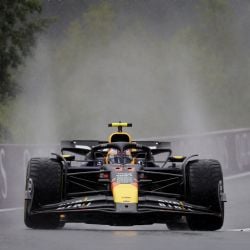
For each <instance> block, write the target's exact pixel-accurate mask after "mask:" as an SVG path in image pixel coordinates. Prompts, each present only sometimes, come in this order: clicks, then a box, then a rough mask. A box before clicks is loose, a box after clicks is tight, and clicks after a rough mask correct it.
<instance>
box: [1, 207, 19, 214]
mask: <svg viewBox="0 0 250 250" xmlns="http://www.w3.org/2000/svg"><path fill="white" fill-rule="evenodd" d="M21 209H23V207H12V208H3V209H0V213H3V212H11V211H16V210H21Z"/></svg>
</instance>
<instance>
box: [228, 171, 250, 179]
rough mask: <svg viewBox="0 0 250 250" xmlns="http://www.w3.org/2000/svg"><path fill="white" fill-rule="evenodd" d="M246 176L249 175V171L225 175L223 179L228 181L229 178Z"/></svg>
mask: <svg viewBox="0 0 250 250" xmlns="http://www.w3.org/2000/svg"><path fill="white" fill-rule="evenodd" d="M246 176H250V172H245V173H241V174H236V175H230V176H226V177H224V180H226V181H229V180H234V179H239V178H242V177H246Z"/></svg>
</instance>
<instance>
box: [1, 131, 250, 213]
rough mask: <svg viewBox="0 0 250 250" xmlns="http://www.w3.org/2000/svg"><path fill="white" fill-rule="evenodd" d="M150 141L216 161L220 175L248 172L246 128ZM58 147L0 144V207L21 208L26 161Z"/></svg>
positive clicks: (249, 133)
mask: <svg viewBox="0 0 250 250" xmlns="http://www.w3.org/2000/svg"><path fill="white" fill-rule="evenodd" d="M153 139H158V140H166V141H170V142H171V145H172V146H171V148H172V150H173V153H174V154H176V155H192V154H199V158H212V159H217V160H219V161H220V162H221V164H222V167H223V172H224V175H231V174H236V173H240V172H244V171H250V129H237V130H229V131H220V132H214V133H208V134H203V135H197V136H175V137H160V138H153ZM58 148H59V147H58V145H49V146H48V145H0V208H5V207H16V206H21V205H22V203H23V198H24V180H25V174H26V166H27V162H28V160H29V159H30V158H31V157H38V156H49V155H50V153H51V152H55V151H58Z"/></svg>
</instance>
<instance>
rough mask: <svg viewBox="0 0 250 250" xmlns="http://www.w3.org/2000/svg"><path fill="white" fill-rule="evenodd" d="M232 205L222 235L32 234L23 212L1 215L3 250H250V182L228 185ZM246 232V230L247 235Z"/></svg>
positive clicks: (110, 230) (103, 230) (92, 229)
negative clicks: (26, 224)
mask: <svg viewBox="0 0 250 250" xmlns="http://www.w3.org/2000/svg"><path fill="white" fill-rule="evenodd" d="M225 189H226V193H227V199H228V203H227V204H226V217H225V223H224V227H223V228H222V230H220V231H217V232H192V231H168V230H167V228H166V226H164V225H159V224H155V225H152V226H135V227H110V226H99V225H87V224H67V225H66V226H65V228H64V229H62V230H31V229H27V228H26V227H25V225H24V224H23V210H22V209H18V210H0V226H1V227H0V250H45V249H51V250H54V249H55V250H61V249H67V250H68V249H72V250H74V249H77V250H79V249H84V250H88V249H93V250H99V249H100V250H102V249H103V250H106V249H107V250H112V249H119V250H122V249H129V250H130V249H131V250H132V249H136V250H137V249H138V250H139V249H141V250H146V249H156V250H158V249H159V250H161V249H173V250H175V249H192V250H196V249H199V250H201V249H207V250H211V249H216V250H219V249H225V250H226V249H239V250H244V249H246V250H249V249H250V239H249V238H250V231H248V230H247V228H250V213H249V212H250V194H249V190H250V176H240V177H239V178H235V179H228V180H226V181H225ZM240 229H245V231H241V230H240Z"/></svg>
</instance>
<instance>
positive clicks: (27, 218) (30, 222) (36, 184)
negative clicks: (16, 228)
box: [24, 158, 65, 229]
mask: <svg viewBox="0 0 250 250" xmlns="http://www.w3.org/2000/svg"><path fill="white" fill-rule="evenodd" d="M30 183H32V190H30V192H31V194H32V199H25V203H24V222H25V225H26V226H27V227H29V228H33V229H55V228H61V227H63V226H64V224H65V223H64V222H61V221H60V218H59V215H58V214H32V213H31V210H34V209H37V208H39V207H40V206H41V205H46V204H50V203H56V202H60V201H61V188H62V167H61V163H60V162H58V161H56V160H54V159H49V158H32V159H31V160H30V161H29V163H28V167H27V174H26V192H27V190H28V189H30ZM26 198H27V197H26Z"/></svg>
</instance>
